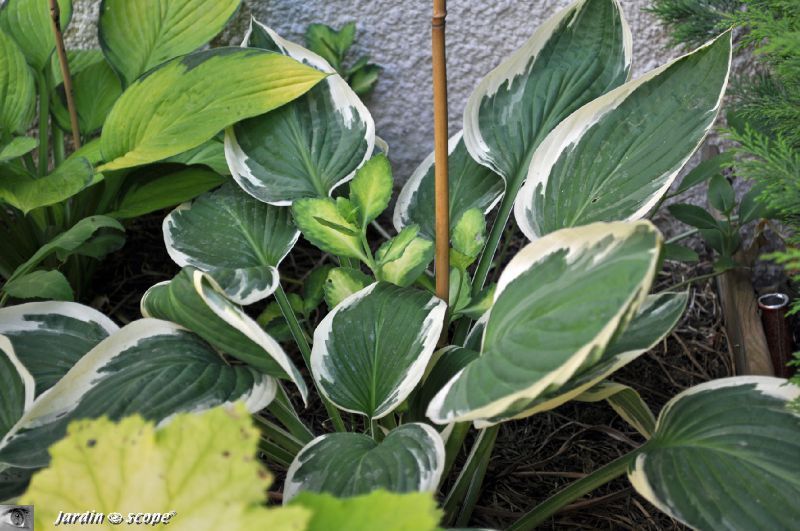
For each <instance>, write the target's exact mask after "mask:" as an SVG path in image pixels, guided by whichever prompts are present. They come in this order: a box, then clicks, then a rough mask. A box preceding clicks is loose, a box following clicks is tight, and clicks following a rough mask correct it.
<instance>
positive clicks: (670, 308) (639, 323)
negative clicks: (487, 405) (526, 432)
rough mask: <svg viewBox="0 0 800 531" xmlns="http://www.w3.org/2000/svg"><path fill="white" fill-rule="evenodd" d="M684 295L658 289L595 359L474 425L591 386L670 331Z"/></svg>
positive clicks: (549, 405) (559, 400) (543, 407)
mask: <svg viewBox="0 0 800 531" xmlns="http://www.w3.org/2000/svg"><path fill="white" fill-rule="evenodd" d="M687 299H688V294H687V293H661V294H658V295H651V296H649V297H647V300H646V301H645V302H644V304H642V306H641V308H639V312H638V313H637V314H636V315H635V316H634V317H633V319H632V320H631V322H630V324H628V325H627V327H626V328H625V330H624V331H623V332H622V334H621V335H620V336H619V337H617V338H616V339H614V340H613V341H612V342H611V343H610V344H609V345H608V346H607V347H606V348H605V350H604V351H603V354H602V355H601V356H600V357H599V358H598V359H597V360H594V361H592V362H591V363H586V364H585V365H583V366H581V368H580V369H578V371H577V372H576V373H575V374H574V375H573V376H572V377H571V378H570V379H569V380H568V381H567V382H566V383H564V384H555V385H553V386H552V388H550V389H548V390H546V391H545V392H544V393H542V394H541V395H539V396H538V397H536V398H535V399H533V400H528V399H521V400H518V401H517V402H515V403H514V404H512V405H511V406H509V407H508V408H507V409H506V410H505V411H504V412H503V414H502V415H501V416H497V417H494V418H491V419H488V420H482V421H478V422H476V425H477V426H480V427H485V426H488V425H493V424H497V423H499V422H503V421H506V420H512V419H518V418H524V417H529V416H531V415H534V414H536V413H540V412H542V411H548V410H550V409H555V408H557V407H558V406H560V405H561V404H564V403H566V402H569V401H570V400H573V399H575V398H576V397H578V396H579V395H581V394H582V393H584V392H586V391H588V390H590V389H592V388H593V387H595V386H596V385H597V384H598V383H600V382H602V381H603V380H604V379H605V378H607V377H608V376H610V375H611V374H613V373H615V372H616V371H618V370H619V369H621V368H622V367H624V366H625V365H627V364H628V363H630V362H632V361H633V360H635V359H636V358H638V357H639V356H641V355H642V354H644V353H645V352H647V351H648V350H650V349H651V348H653V347H654V346H655V345H656V344H658V342H659V341H661V340H662V339H663V338H664V336H666V335H667V334H669V333H670V331H671V330H672V329H673V328H674V327H675V325H676V324H677V323H678V321H679V320H680V318H681V315H682V314H683V310H684V308H686V301H687Z"/></svg>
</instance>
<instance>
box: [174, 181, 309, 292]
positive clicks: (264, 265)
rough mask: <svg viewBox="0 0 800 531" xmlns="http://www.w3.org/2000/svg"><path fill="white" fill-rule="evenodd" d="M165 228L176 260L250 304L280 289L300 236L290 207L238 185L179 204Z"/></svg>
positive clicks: (229, 184)
mask: <svg viewBox="0 0 800 531" xmlns="http://www.w3.org/2000/svg"><path fill="white" fill-rule="evenodd" d="M163 228H164V241H165V243H166V246H167V252H168V253H169V255H170V257H171V258H172V259H173V260H174V261H175V263H177V264H178V265H179V266H182V267H183V266H189V265H191V266H194V267H196V268H198V269H200V270H202V271H206V272H209V273H210V274H211V275H212V276H213V277H214V279H215V280H216V281H217V283H218V284H220V286H221V287H222V288H223V289H224V290H225V293H226V295H227V296H228V297H229V298H230V299H231V300H233V301H235V302H237V303H239V304H245V305H246V304H252V303H254V302H257V301H259V300H261V299H264V298H265V297H267V296H269V295H270V294H271V293H272V292H273V291H275V289H276V288H277V285H278V270H277V267H278V265H280V263H281V261H282V260H283V259H284V257H285V256H286V255H287V254H288V253H289V251H291V250H292V247H294V244H295V243H296V242H297V238H299V237H300V232H299V231H298V230H297V229H296V228H295V226H294V224H293V223H292V216H291V211H290V210H289V209H288V208H280V207H275V206H271V205H267V204H264V203H262V202H260V201H258V200H256V199H254V198H253V197H251V196H249V195H247V194H245V193H244V192H242V191H241V190H240V189H239V188H238V187H237V186H236V185H234V184H232V183H228V184H226V185H224V186H222V187H221V188H220V189H219V190H216V191H214V192H210V193H207V194H204V195H202V196H200V197H198V198H197V199H196V200H195V201H194V202H192V203H190V204H185V205H181V206H180V207H178V208H176V209H175V210H173V211H172V213H171V214H170V215H169V216H167V218H166V219H165V220H164V227H163Z"/></svg>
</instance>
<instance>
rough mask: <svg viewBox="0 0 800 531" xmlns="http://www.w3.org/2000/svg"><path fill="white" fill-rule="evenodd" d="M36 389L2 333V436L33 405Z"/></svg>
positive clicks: (0, 413)
mask: <svg viewBox="0 0 800 531" xmlns="http://www.w3.org/2000/svg"><path fill="white" fill-rule="evenodd" d="M35 390H36V382H34V380H33V376H32V375H31V373H30V371H28V369H27V368H26V367H25V365H23V364H22V362H21V361H20V360H19V358H18V357H17V355H16V354H15V352H14V346H13V345H12V344H11V341H9V339H8V338H7V337H5V336H2V335H0V438H2V437H3V436H4V435H5V434H6V433H8V431H9V430H10V429H11V428H12V426H14V424H16V422H17V421H18V420H19V419H20V417H22V414H23V413H25V410H26V409H29V408H30V407H31V405H32V404H33V397H34V392H35ZM3 499H5V498H3Z"/></svg>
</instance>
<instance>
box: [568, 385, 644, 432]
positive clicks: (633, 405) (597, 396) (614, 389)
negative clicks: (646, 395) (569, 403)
mask: <svg viewBox="0 0 800 531" xmlns="http://www.w3.org/2000/svg"><path fill="white" fill-rule="evenodd" d="M575 400H576V401H578V402H600V401H601V400H605V401H607V402H608V405H609V406H611V408H612V409H613V410H614V411H616V412H617V414H618V415H619V416H620V417H622V418H623V419H624V420H625V422H627V423H628V424H630V425H631V426H633V428H634V429H636V431H638V432H639V433H640V434H641V435H642V436H643V437H644V438H645V439H649V438H650V437H652V436H653V432H655V431H656V417H655V415H653V412H652V411H651V410H650V407H649V406H648V405H647V403H646V402H645V401H644V400H643V399H642V397H641V396H640V395H639V393H638V392H637V391H636V389H634V388H632V387H629V386H627V385H623V384H620V383H616V382H610V381H608V380H606V381H603V382H600V383H598V384H597V385H595V386H593V387H592V388H591V389H589V390H587V391H585V392H583V393H581V394H580V395H578V396H577V397H576V398H575Z"/></svg>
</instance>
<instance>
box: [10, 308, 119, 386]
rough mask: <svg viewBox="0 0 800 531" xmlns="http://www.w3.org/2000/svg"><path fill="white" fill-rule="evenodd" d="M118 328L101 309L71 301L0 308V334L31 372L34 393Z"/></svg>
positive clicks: (68, 368)
mask: <svg viewBox="0 0 800 531" xmlns="http://www.w3.org/2000/svg"><path fill="white" fill-rule="evenodd" d="M118 330H119V327H118V326H117V325H116V324H114V322H113V321H111V319H109V318H108V317H106V316H105V315H103V314H102V313H100V312H98V311H97V310H95V309H94V308H90V307H89V306H84V305H82V304H77V303H74V302H29V303H27V304H18V305H16V306H9V307H7V308H1V309H0V335H3V336H5V337H6V338H7V339H8V340H9V341H10V342H11V345H12V347H13V349H14V352H15V354H16V356H17V358H19V360H20V362H21V363H22V365H23V366H24V367H25V368H26V369H27V370H28V372H30V373H31V375H32V376H33V378H34V381H35V382H36V395H35V396H37V397H38V396H40V395H41V394H42V393H44V392H45V391H47V390H48V389H50V388H51V387H52V386H53V385H55V383H56V382H58V381H59V380H60V379H61V378H62V377H63V376H64V375H65V374H67V371H69V370H70V369H71V368H72V367H73V366H74V365H75V364H76V363H77V362H78V360H80V359H81V358H82V357H83V355H84V354H86V353H87V352H89V351H90V350H92V349H93V348H94V347H95V346H96V345H97V344H98V343H100V342H101V341H103V340H104V339H106V338H107V337H108V336H110V335H112V334H114V333H115V332H117V331H118Z"/></svg>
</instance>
